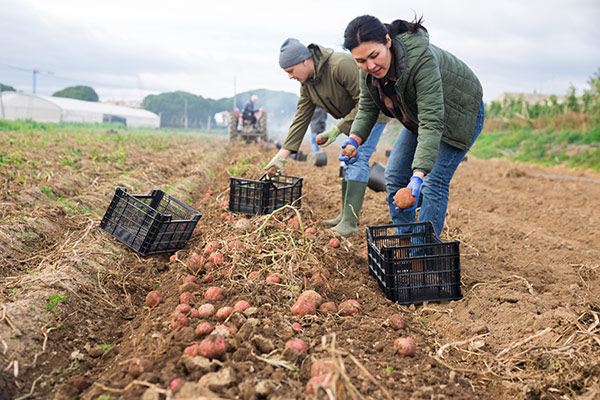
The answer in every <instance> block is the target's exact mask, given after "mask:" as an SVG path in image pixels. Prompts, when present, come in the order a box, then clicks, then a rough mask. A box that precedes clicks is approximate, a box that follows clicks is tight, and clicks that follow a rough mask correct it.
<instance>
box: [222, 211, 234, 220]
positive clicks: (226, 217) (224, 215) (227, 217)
mask: <svg viewBox="0 0 600 400" xmlns="http://www.w3.org/2000/svg"><path fill="white" fill-rule="evenodd" d="M231 220H232V217H231V214H229V213H228V212H227V211H223V212H222V213H221V221H227V222H229V221H231Z"/></svg>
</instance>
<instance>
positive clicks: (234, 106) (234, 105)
mask: <svg viewBox="0 0 600 400" xmlns="http://www.w3.org/2000/svg"><path fill="white" fill-rule="evenodd" d="M235 90H236V89H235V75H234V76H233V109H234V110H235V108H236V104H235Z"/></svg>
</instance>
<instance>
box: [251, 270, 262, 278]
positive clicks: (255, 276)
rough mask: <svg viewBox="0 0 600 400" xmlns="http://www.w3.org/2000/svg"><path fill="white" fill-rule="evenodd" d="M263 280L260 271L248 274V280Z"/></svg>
mask: <svg viewBox="0 0 600 400" xmlns="http://www.w3.org/2000/svg"><path fill="white" fill-rule="evenodd" d="M253 279H262V275H261V274H260V272H258V271H252V272H250V273H249V274H248V280H253Z"/></svg>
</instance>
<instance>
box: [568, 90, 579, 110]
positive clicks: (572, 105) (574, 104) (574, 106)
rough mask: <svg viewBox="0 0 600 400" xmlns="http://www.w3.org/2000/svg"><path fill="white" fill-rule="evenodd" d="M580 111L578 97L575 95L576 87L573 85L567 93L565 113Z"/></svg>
mask: <svg viewBox="0 0 600 400" xmlns="http://www.w3.org/2000/svg"><path fill="white" fill-rule="evenodd" d="M569 111H574V112H578V111H579V102H578V100H577V96H576V95H575V86H573V85H571V86H570V87H569V91H568V92H567V99H566V102H565V112H569Z"/></svg>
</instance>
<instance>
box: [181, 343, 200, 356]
mask: <svg viewBox="0 0 600 400" xmlns="http://www.w3.org/2000/svg"><path fill="white" fill-rule="evenodd" d="M183 354H185V355H188V356H190V357H195V356H197V355H198V342H194V344H192V345H189V346H188V347H186V348H185V349H183Z"/></svg>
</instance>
